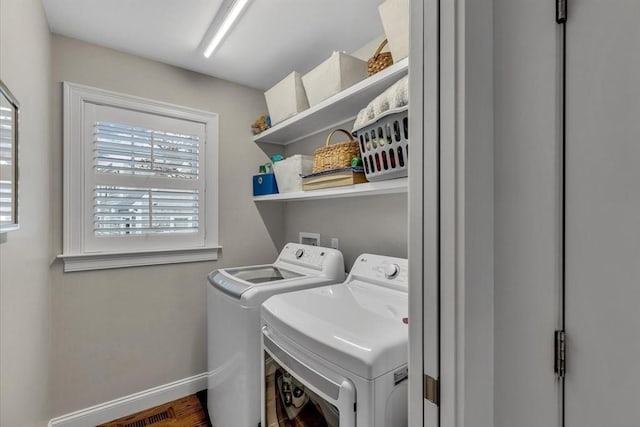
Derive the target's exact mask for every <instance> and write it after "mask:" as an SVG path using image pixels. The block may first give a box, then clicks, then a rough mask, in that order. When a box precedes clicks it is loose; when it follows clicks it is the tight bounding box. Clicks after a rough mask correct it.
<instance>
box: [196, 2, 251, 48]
mask: <svg viewBox="0 0 640 427" xmlns="http://www.w3.org/2000/svg"><path fill="white" fill-rule="evenodd" d="M248 3H249V0H236V1H235V2H234V3H233V6H231V8H230V9H229V12H228V13H227V16H226V17H225V18H224V21H222V24H221V25H220V27H218V30H217V31H216V33H215V34H214V36H213V38H212V39H211V41H210V42H209V45H208V46H207V48H206V49H205V51H204V57H205V58H209V57H210V56H211V54H212V53H213V51H214V50H216V48H217V47H218V46H219V45H220V42H221V41H222V39H224V36H226V35H227V33H228V32H229V30H230V29H231V27H232V26H233V24H234V23H235V22H236V20H237V19H238V18H239V17H240V14H241V13H242V11H243V10H244V8H245V7H246V6H247V4H248Z"/></svg>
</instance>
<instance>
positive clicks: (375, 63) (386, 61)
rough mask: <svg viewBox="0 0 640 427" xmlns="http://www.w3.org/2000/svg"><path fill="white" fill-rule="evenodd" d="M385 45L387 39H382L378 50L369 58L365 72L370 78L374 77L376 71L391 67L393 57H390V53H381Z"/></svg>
mask: <svg viewBox="0 0 640 427" xmlns="http://www.w3.org/2000/svg"><path fill="white" fill-rule="evenodd" d="M386 44H387V39H384V40H383V41H382V43H380V46H378V50H376V53H374V54H373V56H372V57H371V58H369V60H368V61H367V72H368V74H369V75H370V76H372V75H374V74H375V73H377V72H378V71H382V70H384V69H385V68H387V67H388V66H390V65H393V57H392V56H391V52H382V48H383V47H385V46H386Z"/></svg>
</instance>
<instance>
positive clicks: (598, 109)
mask: <svg viewBox="0 0 640 427" xmlns="http://www.w3.org/2000/svg"><path fill="white" fill-rule="evenodd" d="M569 7H570V10H569V21H568V23H567V37H568V38H567V46H568V47H567V55H568V56H567V72H568V86H567V101H568V103H567V157H566V159H567V164H566V185H567V186H566V215H567V217H566V245H567V246H566V248H567V249H566V250H567V252H566V256H567V258H566V270H565V271H566V280H567V282H566V302H565V316H566V318H565V319H566V324H565V326H566V331H567V340H568V342H567V346H568V347H567V349H568V355H567V356H568V357H567V376H566V380H565V426H566V427H585V426H593V427H600V426H607V427H632V426H634V427H636V426H638V425H640V1H638V0H575V1H569Z"/></svg>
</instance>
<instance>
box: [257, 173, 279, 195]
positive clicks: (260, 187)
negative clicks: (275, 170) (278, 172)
mask: <svg viewBox="0 0 640 427" xmlns="http://www.w3.org/2000/svg"><path fill="white" fill-rule="evenodd" d="M277 193H278V184H277V183H276V176H275V175H274V174H272V173H262V174H260V175H254V176H253V195H254V196H264V195H265V194H277Z"/></svg>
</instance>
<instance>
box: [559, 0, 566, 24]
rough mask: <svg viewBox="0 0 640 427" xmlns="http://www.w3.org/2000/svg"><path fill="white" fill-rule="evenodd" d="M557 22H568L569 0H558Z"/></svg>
mask: <svg viewBox="0 0 640 427" xmlns="http://www.w3.org/2000/svg"><path fill="white" fill-rule="evenodd" d="M556 22H557V23H558V24H564V23H565V22H567V0H556Z"/></svg>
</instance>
